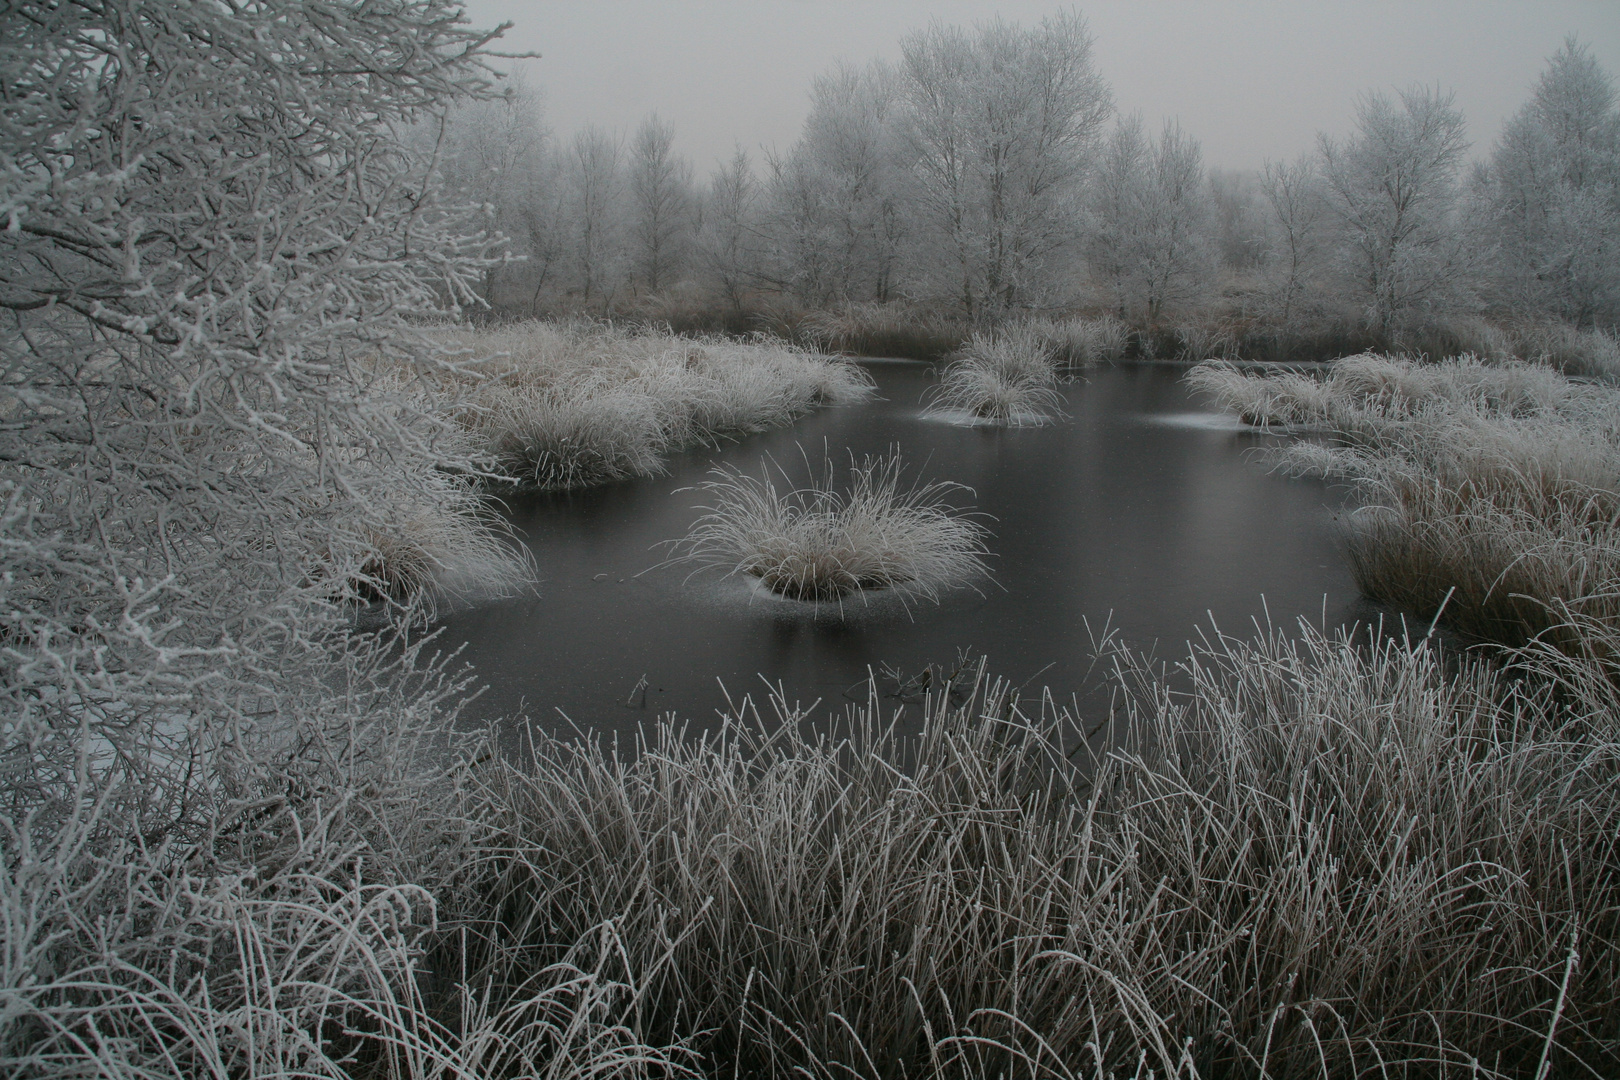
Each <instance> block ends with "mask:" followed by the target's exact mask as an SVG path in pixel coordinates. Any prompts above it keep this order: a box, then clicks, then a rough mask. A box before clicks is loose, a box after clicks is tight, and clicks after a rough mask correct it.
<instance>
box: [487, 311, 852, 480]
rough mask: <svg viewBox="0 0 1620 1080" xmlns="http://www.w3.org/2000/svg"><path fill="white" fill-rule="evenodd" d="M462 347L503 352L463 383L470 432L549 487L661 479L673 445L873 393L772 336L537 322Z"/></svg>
mask: <svg viewBox="0 0 1620 1080" xmlns="http://www.w3.org/2000/svg"><path fill="white" fill-rule="evenodd" d="M456 343H457V344H458V345H460V346H461V347H463V348H465V349H467V350H468V351H469V352H471V353H473V354H474V355H477V356H493V357H494V358H495V359H494V360H492V361H491V362H490V363H489V365H488V366H487V368H486V370H485V372H484V377H483V378H481V379H477V380H468V381H466V382H464V383H463V385H461V386H460V387H459V388H458V390H459V392H460V393H461V395H462V397H463V398H464V400H465V402H466V406H465V408H464V410H463V413H462V415H463V419H464V423H465V424H466V426H467V429H468V430H469V431H470V432H471V433H472V434H473V435H474V436H475V437H476V438H477V439H478V440H480V442H481V444H482V446H483V449H484V450H485V452H486V453H487V454H488V455H489V456H490V457H491V458H492V459H493V460H494V461H495V462H496V463H497V467H498V468H499V470H500V471H501V472H502V473H503V474H504V475H506V476H507V477H509V478H510V479H512V480H514V481H516V482H518V483H519V484H521V485H522V486H524V487H528V488H533V489H538V490H543V491H550V490H562V489H568V488H579V487H588V486H591V485H595V484H604V483H611V482H613V481H616V480H624V479H629V478H631V477H637V476H654V475H657V474H658V473H659V472H661V471H662V470H663V459H664V456H665V455H666V454H667V453H669V452H671V451H672V450H676V449H679V448H681V447H683V446H688V445H691V444H693V443H699V442H713V441H715V440H717V439H721V438H728V437H734V436H737V435H741V434H744V433H748V432H756V431H763V430H766V429H768V428H773V427H780V426H783V425H785V424H788V423H791V422H792V421H793V420H795V419H797V418H798V417H800V416H802V415H803V414H804V413H806V412H808V411H809V410H811V409H812V408H815V407H816V406H818V405H824V404H833V405H837V404H847V403H851V402H855V401H860V400H864V399H865V398H867V397H869V396H870V395H871V393H872V381H871V379H870V378H869V377H868V376H867V375H866V374H865V373H864V372H863V371H862V370H861V369H860V368H859V367H857V366H856V365H854V364H852V363H849V362H847V361H843V360H839V359H836V358H833V357H829V356H824V355H821V354H818V353H814V352H810V351H808V350H805V349H801V348H797V347H795V346H792V345H788V344H786V343H783V342H780V341H777V340H773V339H768V338H759V339H756V340H753V341H735V340H728V339H724V338H699V339H691V338H682V337H676V336H675V335H673V334H670V333H662V332H656V331H647V330H643V331H628V330H623V329H616V328H613V327H611V326H600V325H591V324H569V325H556V324H549V323H541V322H531V323H519V324H515V325H511V326H506V327H501V328H496V329H488V330H479V331H460V332H459V333H458V336H457V337H456Z"/></svg>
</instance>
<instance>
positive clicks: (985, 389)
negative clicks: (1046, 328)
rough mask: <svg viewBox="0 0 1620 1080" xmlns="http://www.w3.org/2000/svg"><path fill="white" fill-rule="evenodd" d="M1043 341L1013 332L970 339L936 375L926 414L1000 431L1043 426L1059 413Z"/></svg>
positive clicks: (1030, 332)
mask: <svg viewBox="0 0 1620 1080" xmlns="http://www.w3.org/2000/svg"><path fill="white" fill-rule="evenodd" d="M1054 359H1055V358H1054V354H1053V351H1052V349H1051V347H1050V346H1049V344H1048V342H1047V339H1046V338H1045V337H1044V336H1042V335H1041V334H1039V333H1037V332H1035V331H1033V330H1030V329H1027V328H1016V329H1009V330H1003V331H998V332H995V333H991V334H974V335H973V337H972V338H971V339H970V340H969V341H968V343H967V344H966V345H964V346H963V347H962V349H961V350H960V351H959V352H958V353H957V354H956V355H955V357H954V358H953V359H952V360H951V362H950V363H949V364H947V365H946V366H945V370H944V371H943V372H941V373H940V381H939V386H938V387H937V388H936V389H935V390H934V392H933V394H932V400H931V401H930V402H929V406H928V411H929V412H930V413H932V414H934V415H939V416H952V415H956V416H965V417H967V418H969V419H970V420H972V421H975V422H979V423H987V424H994V425H998V426H1002V427H1024V426H1028V425H1037V424H1044V423H1047V422H1048V421H1050V420H1052V419H1054V418H1056V417H1058V416H1060V415H1061V414H1062V405H1063V398H1062V396H1061V395H1060V394H1059V393H1058V392H1057V389H1056V383H1057V375H1056V373H1055V371H1054V370H1053V364H1054Z"/></svg>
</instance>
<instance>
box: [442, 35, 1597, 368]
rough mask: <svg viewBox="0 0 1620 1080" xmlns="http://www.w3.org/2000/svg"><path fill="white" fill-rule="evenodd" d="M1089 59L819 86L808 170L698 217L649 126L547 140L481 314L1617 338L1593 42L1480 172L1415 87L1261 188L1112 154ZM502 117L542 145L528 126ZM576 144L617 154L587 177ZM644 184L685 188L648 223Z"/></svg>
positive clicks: (969, 48) (1323, 345)
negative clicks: (858, 318)
mask: <svg viewBox="0 0 1620 1080" xmlns="http://www.w3.org/2000/svg"><path fill="white" fill-rule="evenodd" d="M1093 48H1094V46H1093V43H1092V40H1091V37H1090V35H1089V33H1088V32H1087V29H1086V25H1085V23H1084V21H1083V20H1082V19H1081V18H1080V17H1078V16H1076V15H1072V14H1071V15H1065V16H1061V17H1057V18H1053V19H1048V20H1046V21H1044V22H1042V23H1041V24H1039V25H1038V26H1035V27H1018V26H1015V25H1011V24H1008V23H1005V22H1001V21H999V20H997V21H993V22H990V23H987V24H984V25H982V26H978V27H976V28H975V29H973V30H963V29H961V28H957V27H951V26H945V25H934V26H932V27H930V28H928V29H926V30H923V31H920V32H918V33H915V34H913V35H911V36H909V37H908V38H906V39H905V41H903V42H902V43H901V57H900V59H899V60H898V61H897V62H894V63H887V62H881V61H878V62H873V63H871V64H869V65H867V66H866V67H853V66H849V65H843V66H840V67H838V68H836V69H834V70H833V71H832V72H829V73H828V74H826V75H824V76H822V77H820V78H818V79H817V80H816V81H815V83H814V84H813V86H812V87H811V90H810V111H809V115H808V117H807V118H806V120H805V125H804V129H803V132H802V134H801V135H800V137H799V139H798V141H797V142H795V143H794V144H793V145H792V146H790V147H788V148H787V149H785V150H781V151H779V152H772V153H767V154H766V156H765V158H764V161H763V165H764V168H763V169H762V170H756V169H755V165H756V164H758V163H756V162H751V161H749V160H748V158H747V157H746V156H745V155H742V154H741V153H740V152H739V155H738V157H737V158H736V160H734V161H732V162H730V163H728V164H726V165H725V166H724V167H723V168H721V169H720V170H719V171H718V172H717V173H716V174H715V176H714V177H713V179H712V181H711V182H710V184H709V185H708V189H707V190H700V189H699V186H698V185H696V184H695V183H694V182H693V181H692V180H691V171H690V169H689V168H688V167H687V166H686V165H685V164H684V163H682V162H680V161H679V160H678V159H677V158H676V156H675V155H673V151H672V150H671V146H670V142H669V131H668V128H667V126H665V125H662V124H661V123H659V122H658V121H657V120H656V118H652V119H649V121H648V123H647V125H644V127H643V129H642V131H641V132H640V133H638V135H637V136H636V138H635V139H634V140H633V145H632V146H631V147H630V148H629V149H628V150H627V149H626V148H625V147H622V146H619V144H618V143H617V142H616V141H615V140H614V138H613V137H610V136H607V135H605V134H604V133H602V132H586V133H584V134H582V135H580V136H576V137H575V139H574V141H573V142H572V143H567V142H563V143H558V142H554V141H551V140H549V139H537V140H536V141H535V142H534V143H533V145H532V147H531V149H530V151H529V153H530V155H531V156H530V157H529V158H528V159H527V162H528V163H527V164H525V165H523V166H522V171H523V175H524V176H525V177H528V178H531V181H532V182H534V183H536V184H538V188H539V190H540V193H539V194H532V193H531V194H522V193H521V189H522V188H523V186H524V184H523V183H509V191H510V196H509V197H510V200H511V202H510V204H509V206H508V208H507V209H504V210H497V216H498V217H500V218H501V220H502V221H512V222H517V221H518V220H519V219H522V218H523V215H524V214H542V213H543V214H544V215H550V216H549V217H548V218H547V220H548V221H549V222H551V225H550V226H549V227H548V228H547V229H546V230H543V231H544V232H545V234H546V235H547V236H553V237H556V238H558V243H559V244H560V245H561V246H560V247H557V248H553V247H548V246H547V245H546V244H545V243H542V242H541V241H540V240H538V239H537V237H538V235H539V234H538V233H536V232H534V231H533V230H528V231H525V229H521V228H517V227H516V226H515V225H514V226H513V227H511V228H509V229H508V232H509V233H511V235H512V237H513V241H514V250H515V251H518V252H521V253H523V254H525V255H527V257H528V262H526V263H518V264H512V265H509V266H508V267H506V268H505V269H504V270H502V271H501V273H502V274H503V275H505V276H506V280H507V283H508V288H507V289H505V290H504V291H502V292H501V293H500V295H498V296H497V295H494V294H490V298H491V299H493V300H494V301H495V303H496V305H497V307H500V308H503V309H507V310H514V309H521V310H524V311H526V312H543V311H548V310H557V309H560V308H578V307H579V306H581V305H584V306H585V307H587V308H589V309H592V310H596V311H604V310H610V309H616V310H620V311H627V312H635V313H639V314H643V315H651V316H654V317H665V318H671V319H673V320H674V321H676V322H679V321H680V319H681V317H682V316H687V317H691V316H693V315H694V313H696V312H699V311H701V310H704V309H709V310H713V309H716V308H719V307H730V308H731V309H733V311H734V312H735V311H740V310H741V309H742V308H743V307H744V306H747V305H749V304H751V305H752V306H753V307H755V308H759V307H760V306H761V305H763V306H765V307H767V308H769V307H771V306H773V305H774V306H775V307H777V308H782V307H784V306H786V307H788V308H793V307H795V306H797V307H799V308H810V309H832V310H838V311H849V310H857V311H859V310H860V308H861V305H863V304H865V305H870V304H890V305H893V304H894V303H896V302H904V303H906V304H908V305H909V306H910V308H911V310H912V311H913V312H916V311H918V310H919V309H928V310H932V311H934V312H935V313H943V314H951V313H954V314H955V315H956V316H958V317H961V318H963V319H965V320H968V321H972V322H982V321H985V320H991V321H995V320H998V319H1001V318H1004V317H1005V316H1007V315H1009V314H1015V313H1019V312H1029V311H1031V310H1044V311H1058V310H1068V311H1077V312H1082V313H1088V314H1093V315H1095V314H1101V313H1103V312H1107V313H1110V314H1112V315H1114V316H1117V317H1119V318H1123V319H1126V320H1128V321H1129V322H1131V323H1132V324H1133V325H1134V326H1135V327H1137V328H1138V330H1139V332H1140V333H1141V341H1142V343H1143V346H1142V347H1143V348H1146V349H1148V350H1152V349H1153V348H1155V347H1156V344H1155V343H1156V342H1158V343H1162V342H1169V343H1171V347H1175V348H1180V349H1181V350H1182V351H1186V350H1187V348H1189V347H1190V346H1189V342H1191V343H1192V344H1197V345H1205V346H1209V347H1211V348H1213V349H1214V351H1216V352H1233V351H1245V350H1248V351H1254V350H1259V351H1262V352H1266V353H1268V354H1276V353H1279V352H1281V353H1287V352H1288V350H1289V348H1290V342H1292V343H1296V344H1301V345H1303V346H1305V347H1307V348H1314V349H1316V350H1318V351H1322V352H1326V353H1330V354H1331V353H1336V352H1343V351H1346V350H1353V349H1354V348H1357V347H1366V346H1368V345H1382V346H1399V347H1402V348H1407V349H1410V350H1417V351H1429V352H1434V351H1442V352H1444V351H1457V350H1458V349H1462V348H1464V347H1468V346H1477V344H1478V342H1477V340H1476V338H1477V333H1476V331H1477V320H1478V319H1479V318H1480V317H1484V318H1486V319H1488V320H1490V321H1492V322H1494V323H1499V324H1501V323H1509V324H1521V323H1524V322H1527V321H1529V322H1561V323H1569V324H1573V325H1575V326H1577V327H1579V328H1583V329H1590V328H1593V327H1599V328H1612V327H1613V326H1614V325H1615V323H1616V320H1617V319H1620V271H1617V270H1616V269H1615V268H1616V267H1617V266H1620V249H1617V247H1616V244H1617V241H1620V141H1617V140H1620V135H1617V132H1620V108H1617V106H1616V101H1615V96H1614V90H1613V85H1612V82H1611V78H1610V76H1609V74H1608V73H1607V72H1605V71H1603V70H1602V68H1601V67H1600V66H1599V65H1598V63H1597V62H1596V61H1595V60H1594V59H1593V57H1592V56H1591V54H1590V52H1589V51H1588V50H1587V49H1586V48H1585V47H1584V46H1583V45H1581V44H1579V43H1578V42H1576V41H1575V40H1573V39H1571V40H1570V41H1568V42H1566V43H1565V45H1564V46H1563V47H1562V48H1561V49H1560V50H1559V52H1558V53H1557V54H1556V55H1555V56H1553V57H1552V58H1551V59H1550V60H1549V62H1548V66H1547V69H1546V71H1545V72H1544V73H1543V75H1542V77H1541V79H1540V81H1539V82H1538V83H1537V84H1536V86H1535V87H1533V88H1532V90H1531V97H1530V100H1529V101H1528V102H1527V103H1526V104H1525V106H1524V107H1523V109H1522V110H1521V111H1520V112H1519V113H1518V114H1517V115H1516V116H1515V117H1514V118H1513V119H1512V120H1511V121H1510V122H1509V123H1508V125H1507V126H1506V127H1505V129H1504V130H1503V131H1502V133H1501V134H1500V137H1499V138H1498V139H1497V140H1496V142H1495V144H1494V146H1493V148H1492V150H1491V152H1490V154H1489V156H1488V160H1487V161H1486V162H1485V163H1484V164H1482V165H1481V166H1480V167H1478V168H1476V169H1474V170H1472V171H1469V170H1466V169H1465V168H1464V166H1465V162H1466V157H1467V154H1468V152H1469V150H1470V148H1471V145H1472V144H1471V143H1470V141H1469V133H1468V132H1467V130H1466V125H1465V122H1464V117H1463V116H1462V114H1461V113H1460V112H1459V111H1458V110H1457V108H1456V106H1455V105H1454V103H1453V101H1452V98H1451V96H1450V95H1449V94H1447V93H1445V92H1444V91H1442V90H1440V89H1437V88H1433V87H1423V86H1414V87H1410V88H1407V89H1402V90H1399V91H1397V92H1395V93H1394V94H1385V93H1382V92H1378V91H1369V92H1368V93H1366V94H1365V95H1363V96H1362V97H1361V98H1360V100H1359V101H1358V103H1357V105H1356V112H1355V125H1354V128H1353V129H1352V130H1351V131H1350V132H1348V133H1345V134H1344V135H1342V136H1336V137H1329V136H1327V135H1324V136H1322V137H1321V138H1320V139H1319V142H1318V145H1317V146H1316V147H1315V148H1313V149H1311V150H1310V151H1308V152H1306V153H1303V154H1302V155H1301V156H1300V157H1299V158H1298V159H1296V160H1295V161H1293V162H1288V163H1284V162H1277V163H1268V164H1267V166H1266V167H1265V168H1264V169H1263V170H1261V171H1260V172H1259V173H1258V174H1254V175H1250V174H1244V173H1226V172H1221V171H1218V170H1206V169H1205V168H1204V164H1203V162H1202V158H1201V152H1200V147H1199V144H1198V140H1197V138H1196V137H1195V135H1194V134H1193V133H1190V132H1187V131H1185V130H1183V129H1182V128H1180V127H1179V126H1178V125H1174V124H1172V125H1170V126H1169V127H1167V128H1166V129H1165V130H1164V131H1163V132H1162V133H1159V134H1158V136H1157V137H1151V136H1150V133H1148V132H1146V131H1145V130H1144V129H1143V125H1142V122H1141V120H1140V119H1139V118H1137V117H1134V116H1129V115H1126V116H1120V117H1118V118H1116V119H1115V121H1114V124H1113V128H1112V131H1111V132H1110V131H1108V130H1105V129H1106V127H1107V125H1108V121H1109V117H1110V115H1111V113H1112V112H1113V107H1112V103H1111V99H1110V95H1109V92H1108V89H1107V87H1106V86H1105V85H1104V84H1103V83H1102V81H1101V79H1100V78H1099V77H1098V75H1097V73H1096V70H1095V65H1094V63H1093V60H1092V55H1093ZM504 108H505V110H506V112H505V113H504V114H503V115H506V116H509V117H511V116H516V115H518V114H519V113H521V114H523V115H526V117H527V119H526V120H525V121H524V122H525V123H526V124H527V127H528V130H529V131H530V132H531V133H540V132H541V130H542V129H541V126H540V120H539V110H538V107H537V106H536V105H535V104H534V103H533V101H532V99H529V98H516V99H513V101H512V102H511V103H509V104H507V105H506V106H504ZM490 109H491V107H490V106H481V107H480V110H483V111H470V112H468V113H466V114H465V118H464V119H458V120H457V121H456V123H455V124H453V125H452V127H453V128H455V127H457V126H461V127H462V128H463V129H466V130H471V128H472V127H474V126H477V130H478V131H479V132H481V134H479V135H478V136H477V137H478V138H481V139H484V140H488V141H491V142H498V141H499V140H500V139H501V138H503V136H502V135H501V131H502V129H501V128H500V127H499V125H492V124H490V123H489V122H488V121H487V120H485V119H478V118H480V117H485V116H486V115H488V112H489V110H490ZM513 110H517V112H514V111H513ZM525 110H526V111H525ZM479 125H481V126H479ZM652 132H656V133H657V136H656V138H653V137H651V134H650V133H652ZM1474 137H1475V138H1476V139H1477V138H1478V135H1477V134H1476V135H1475V136H1474ZM582 139H583V140H585V141H586V142H587V143H591V144H593V145H594V144H602V145H601V146H600V147H599V148H598V151H597V152H593V153H590V154H586V153H584V151H583V148H584V146H585V143H582V142H581V140H582ZM610 144H611V145H612V146H619V150H618V156H616V157H615V156H613V155H608V154H606V152H605V151H606V148H607V146H608V145H610ZM483 156H484V157H489V156H490V154H489V153H488V152H487V151H486V152H485V153H484V155H483ZM654 163H657V164H654ZM502 168H503V169H506V168H508V166H506V165H503V166H502ZM649 170H651V171H649ZM609 174H613V175H615V176H618V177H619V179H618V180H617V181H615V180H613V179H611V178H610V175H609ZM492 175H493V174H492ZM500 175H503V176H504V175H506V174H505V173H504V172H503V173H501V174H500ZM653 175H657V176H660V177H662V178H664V179H665V180H667V181H668V183H667V185H666V184H664V183H663V181H660V185H661V186H659V187H658V188H657V192H658V193H657V194H656V195H654V194H653V191H654V188H653V187H651V186H649V184H648V182H647V180H646V179H645V178H646V177H649V176H653ZM636 178H641V179H636ZM528 182H530V181H525V182H524V183H528ZM503 183H508V182H506V181H503ZM615 184H617V187H616V188H615V186H614V185H615ZM469 190H478V191H482V190H484V189H483V188H479V187H477V185H472V186H470V187H469ZM604 191H605V192H609V194H607V195H604V196H601V197H600V198H605V199H606V200H607V201H608V202H609V203H612V204H613V205H615V206H616V207H617V210H615V211H609V210H607V209H605V208H604V205H603V204H602V203H601V202H600V200H599V197H598V195H597V194H596V193H597V192H604ZM545 208H549V209H545ZM655 220H656V221H657V222H658V223H659V224H658V225H657V226H656V227H653V226H650V225H649V224H648V223H649V222H652V221H655ZM615 221H616V222H620V223H623V229H622V235H620V234H615V235H611V236H607V237H606V238H604V234H603V231H602V227H601V226H600V224H598V222H608V223H610V225H609V228H610V230H611V229H612V228H613V227H614V226H612V224H611V223H612V222H615ZM653 238H656V240H654V239H653ZM649 245H650V246H649ZM655 250H656V251H657V252H658V254H656V255H654V254H653V252H654V251H655ZM559 252H570V253H572V257H571V258H559V254H558V253H559ZM664 252H669V253H670V254H669V255H668V256H666V255H665V254H664ZM560 268H562V272H560V273H559V272H558V271H559V269H560ZM868 315H869V317H876V316H875V314H874V313H871V312H868ZM739 325H743V324H739ZM756 325H757V324H756ZM1178 330H1180V331H1182V333H1181V336H1180V338H1179V339H1178V337H1177V331H1178ZM1223 334H1224V335H1225V337H1224V340H1223ZM1470 334H1473V336H1472V337H1470ZM1459 335H1460V337H1461V340H1459ZM1265 342H1270V344H1269V345H1266V344H1265ZM1313 343H1314V344H1313ZM1195 351H1196V350H1195Z"/></svg>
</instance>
